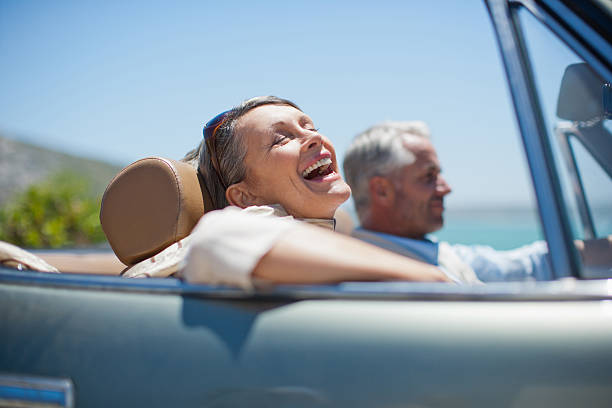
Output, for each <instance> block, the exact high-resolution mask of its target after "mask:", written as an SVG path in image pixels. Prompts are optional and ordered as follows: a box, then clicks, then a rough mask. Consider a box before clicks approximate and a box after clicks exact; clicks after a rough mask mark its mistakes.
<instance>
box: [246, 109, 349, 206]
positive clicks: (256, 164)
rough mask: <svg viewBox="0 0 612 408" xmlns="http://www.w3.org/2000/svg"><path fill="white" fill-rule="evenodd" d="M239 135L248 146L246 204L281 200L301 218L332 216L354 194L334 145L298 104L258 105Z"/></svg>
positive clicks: (280, 202)
mask: <svg viewBox="0 0 612 408" xmlns="http://www.w3.org/2000/svg"><path fill="white" fill-rule="evenodd" d="M236 134H237V136H238V137H239V138H241V139H242V141H243V142H244V143H245V145H246V148H247V154H246V158H245V164H246V168H247V175H246V179H245V180H244V181H243V182H242V183H243V187H244V188H245V191H246V194H247V198H248V199H249V200H248V201H247V202H246V204H248V205H265V204H280V205H282V206H283V207H284V208H285V210H287V212H288V213H289V214H291V215H293V216H295V217H298V218H331V217H333V215H334V212H335V211H336V209H337V208H338V206H339V205H340V204H342V203H343V202H344V201H346V200H347V199H348V198H349V196H350V194H351V190H350V188H349V186H348V185H347V184H346V183H345V182H344V180H343V179H342V177H341V176H340V173H339V171H338V163H337V161H336V153H335V151H334V147H333V146H332V144H331V142H330V141H329V140H328V139H327V138H326V137H325V136H323V135H321V134H320V133H319V132H318V131H317V129H316V128H315V125H314V123H313V122H312V119H310V117H308V116H307V115H305V114H304V113H303V112H300V111H299V110H298V109H295V108H293V107H291V106H287V105H263V106H260V107H257V108H255V109H253V110H251V111H249V112H248V113H246V114H245V115H244V116H243V117H241V118H240V119H239V120H238V122H237V124H236ZM239 184H240V183H239ZM243 197H244V196H243ZM243 204H245V202H243Z"/></svg>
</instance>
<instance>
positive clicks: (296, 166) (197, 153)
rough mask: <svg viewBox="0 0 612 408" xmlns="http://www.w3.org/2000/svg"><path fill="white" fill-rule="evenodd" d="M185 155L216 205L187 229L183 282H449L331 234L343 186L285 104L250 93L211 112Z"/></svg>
mask: <svg viewBox="0 0 612 408" xmlns="http://www.w3.org/2000/svg"><path fill="white" fill-rule="evenodd" d="M185 160H186V161H189V162H192V163H193V164H194V166H197V167H198V172H199V173H200V175H201V176H202V177H203V179H204V181H205V185H206V186H207V187H208V189H209V193H210V196H211V198H212V202H213V206H214V208H215V209H217V210H219V211H212V212H209V213H207V214H206V215H205V216H204V217H202V219H201V220H200V222H199V223H198V225H197V226H196V228H195V229H194V231H193V233H192V234H191V237H190V249H189V252H188V254H187V258H186V260H185V262H184V265H183V268H182V275H183V277H184V278H185V279H186V280H188V281H190V282H200V283H212V284H229V285H235V286H241V287H245V288H249V287H251V286H252V284H253V282H256V281H258V280H259V281H265V282H272V283H311V284H318V283H321V284H322V283H334V282H341V281H375V280H409V281H438V282H446V281H449V279H448V277H447V276H446V275H445V274H444V273H443V272H441V271H440V270H439V269H437V268H435V267H433V266H430V265H427V264H424V263H421V262H417V261H414V260H411V259H409V258H406V257H403V256H400V255H395V254H392V253H391V252H387V251H384V250H382V249H379V248H376V247H374V246H370V245H369V244H366V243H363V242H360V241H357V240H355V239H352V238H349V237H346V236H342V235H340V234H334V233H333V232H332V231H331V230H332V229H333V225H334V221H333V216H334V213H335V211H336V209H337V208H338V207H339V206H340V204H342V203H343V202H344V201H346V200H347V199H348V198H349V196H350V188H349V187H348V185H347V184H346V183H345V182H344V180H343V179H342V177H341V176H340V174H339V172H338V163H337V160H336V154H335V151H334V147H333V146H332V144H331V142H330V141H329V140H328V139H327V138H326V137H325V136H323V135H322V134H321V133H319V131H318V130H317V128H316V127H315V124H314V123H313V121H312V119H311V118H310V117H309V116H308V115H306V114H304V113H303V112H302V111H301V110H300V108H299V107H298V106H297V105H295V104H294V103H293V102H291V101H288V100H285V99H280V98H276V97H271V96H267V97H257V98H253V99H249V100H247V101H245V102H243V103H242V104H241V105H239V106H237V107H235V108H233V109H231V110H229V111H226V112H223V113H221V114H219V115H217V116H216V117H215V118H213V119H212V120H211V121H209V122H208V123H207V124H206V127H205V128H204V140H203V141H202V143H201V144H200V146H199V147H198V148H196V149H195V150H194V151H192V152H190V153H189V154H188V155H187V156H186V157H185ZM326 226H327V227H328V228H325V227H326ZM321 227H323V228H321Z"/></svg>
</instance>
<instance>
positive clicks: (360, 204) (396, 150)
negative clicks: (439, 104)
mask: <svg viewBox="0 0 612 408" xmlns="http://www.w3.org/2000/svg"><path fill="white" fill-rule="evenodd" d="M409 137H424V138H428V139H429V138H430V131H429V127H428V126H427V124H426V123H425V122H421V121H399V122H398V121H387V122H382V123H379V124H377V125H374V126H372V127H371V128H369V129H368V130H366V131H365V132H362V133H360V134H358V135H357V136H356V137H355V138H354V139H353V142H352V143H351V145H350V146H349V148H348V150H347V152H346V155H345V156H344V164H343V167H344V175H345V177H346V182H347V183H348V184H349V186H350V187H351V191H352V194H353V201H354V202H355V209H356V210H357V214H358V216H359V219H360V220H362V221H363V219H364V218H365V217H366V216H367V211H368V209H369V206H370V196H369V182H370V179H371V178H372V177H375V176H387V175H389V174H390V173H391V172H392V171H393V170H395V169H397V168H399V167H401V166H405V165H408V164H411V163H413V162H414V160H415V158H414V155H413V154H412V152H410V150H408V149H406V148H405V147H404V141H405V140H406V139H407V138H409Z"/></svg>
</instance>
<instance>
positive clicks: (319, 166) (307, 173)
mask: <svg viewBox="0 0 612 408" xmlns="http://www.w3.org/2000/svg"><path fill="white" fill-rule="evenodd" d="M330 164H332V161H331V159H330V158H329V157H326V158H324V159H321V160H319V161H318V162H316V163H315V164H313V165H311V166H309V167H308V168H307V169H306V170H304V171H303V172H302V177H304V178H309V177H310V178H313V177H315V175H316V174H317V173H321V172H322V171H325V170H327V167H329V165H330ZM323 166H327V167H325V168H323ZM315 170H319V171H317V172H315Z"/></svg>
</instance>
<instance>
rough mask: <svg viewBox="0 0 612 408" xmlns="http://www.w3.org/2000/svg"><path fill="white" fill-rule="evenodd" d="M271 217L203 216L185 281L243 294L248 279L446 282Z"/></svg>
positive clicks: (249, 213)
mask: <svg viewBox="0 0 612 408" xmlns="http://www.w3.org/2000/svg"><path fill="white" fill-rule="evenodd" d="M272 211H273V209H272V208H270V207H260V208H254V207H252V208H249V209H247V210H240V209H238V208H236V207H228V208H226V209H223V210H220V211H212V212H211V213H208V214H206V215H205V216H203V217H202V219H201V220H200V222H199V223H198V225H197V226H196V227H195V229H194V230H193V232H192V233H191V236H190V240H191V243H190V249H189V252H188V254H187V257H186V259H185V262H184V265H183V267H182V268H181V273H182V276H183V278H184V279H186V280H187V281H189V282H193V283H205V284H213V285H218V284H221V285H231V286H239V287H243V288H250V287H252V280H251V279H252V278H255V279H261V280H266V281H269V282H272V283H286V284H291V283H295V284H317V283H336V282H342V281H382V280H411V281H429V282H432V281H433V282H447V281H449V279H448V278H447V277H446V275H445V274H444V273H443V272H442V271H440V270H439V269H437V268H436V267H434V266H432V265H428V264H425V263H421V262H418V261H415V260H412V259H409V258H406V257H403V256H401V255H397V254H393V253H391V252H388V251H386V250H384V249H381V248H378V247H375V246H373V245H370V244H367V243H365V242H361V241H359V240H357V239H354V238H350V237H347V236H344V235H341V234H337V233H334V232H331V231H329V230H326V229H323V228H319V227H314V226H311V225H307V224H306V223H303V222H300V221H296V220H294V219H293V218H291V217H278V216H274V215H273V214H272Z"/></svg>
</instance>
